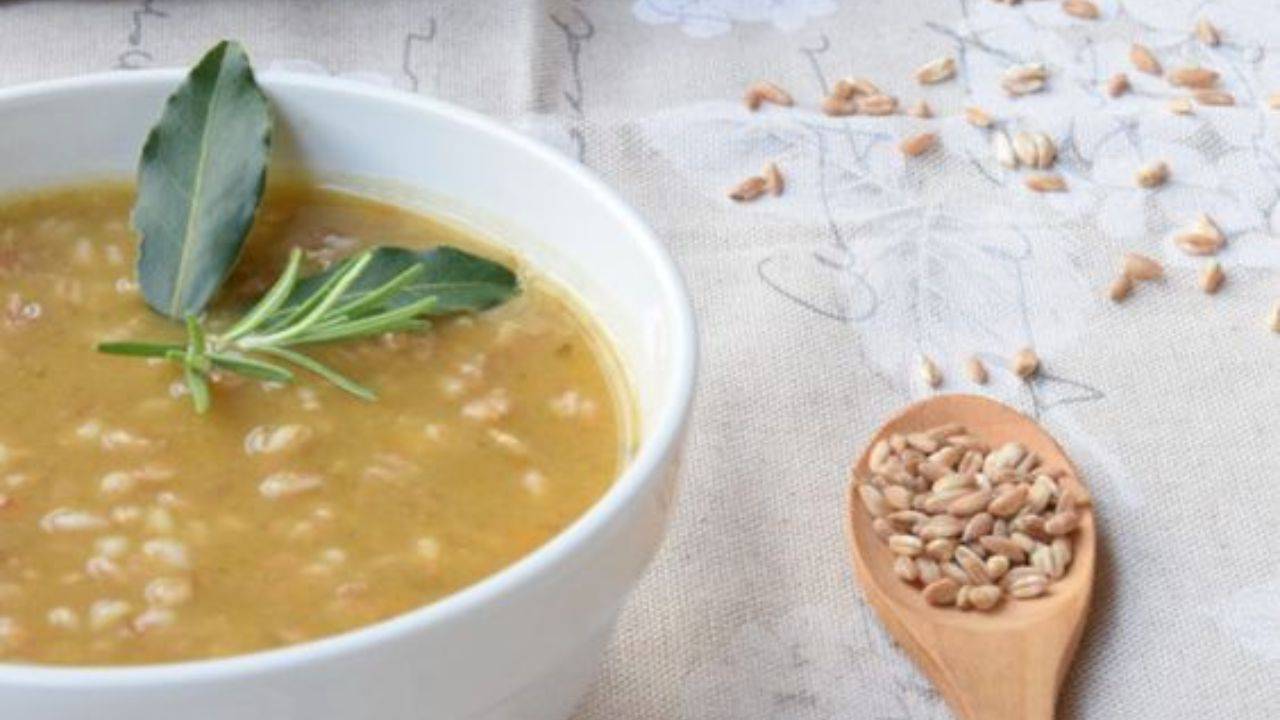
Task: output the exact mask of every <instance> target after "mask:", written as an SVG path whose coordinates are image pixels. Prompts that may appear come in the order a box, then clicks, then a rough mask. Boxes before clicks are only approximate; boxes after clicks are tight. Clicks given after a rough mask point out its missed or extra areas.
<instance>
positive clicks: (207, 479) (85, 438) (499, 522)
mask: <svg viewBox="0 0 1280 720" xmlns="http://www.w3.org/2000/svg"><path fill="white" fill-rule="evenodd" d="M132 200H133V198H132V190H131V188H130V187H129V186H127V185H123V184H121V185H115V184H96V185H92V186H85V187H78V188H74V189H66V190H58V191H53V192H45V193H41V194H37V195H31V196H25V197H22V198H18V199H13V200H10V201H8V202H4V203H0V417H2V420H0V661H7V662H35V663H57V664H81V665H102V664H136V663H153V662H165V661H176V660H184V659H194V658H207V657H215V656H224V655H229V654H235V653H244V652H249V651H254V650H261V649H265V648H271V647H276V646H281V645H287V644H291V643H298V642H302V641H305V640H308V639H311V638H317V637H321V636H325V635H331V634H334V633H338V632H341V631H344V630H349V629H352V628H355V627H358V626H361V625H365V624H368V623H372V622H375V621H378V620H380V619H384V618H387V617H389V616H392V615H395V614H397V613H402V612H405V611H407V610H410V609H412V608H415V607H418V606H421V605H423V604H425V603H429V602H431V601H432V600H434V599H437V598H440V597H442V596H444V595H447V594H449V593H452V592H454V591H456V590H458V589H460V588H462V587H464V586H466V585H468V584H470V583H474V582H476V581H477V580H479V579H481V578H483V577H485V576H486V575H489V574H491V573H493V572H495V571H496V570H498V569H500V568H502V567H503V566H505V565H508V564H510V563H511V562H513V561H515V560H517V559H518V558H520V557H521V556H522V555H525V554H526V553H528V552H530V551H531V550H533V549H534V548H536V547H537V546H538V545H540V544H542V543H544V542H546V541H547V539H548V538H550V537H551V536H553V535H554V534H556V533H557V532H558V531H560V530H561V529H563V528H564V527H565V526H566V525H568V524H569V523H571V522H572V521H573V520H574V519H575V518H577V517H578V516H579V515H581V514H582V513H583V512H584V511H585V510H586V509H587V508H588V506H590V505H591V504H592V503H593V502H594V501H595V500H596V499H597V498H599V497H600V495H601V494H602V493H604V491H605V490H606V488H607V487H608V486H609V484H610V483H611V482H612V481H613V479H614V478H615V477H616V476H617V474H618V472H619V471H620V469H621V467H622V465H623V463H624V462H625V460H626V458H627V455H628V452H629V450H630V447H631V443H632V436H631V430H630V428H629V423H628V422H627V419H628V417H629V415H628V413H629V410H628V409H627V400H626V397H625V393H624V392H622V390H621V389H620V383H619V375H618V373H617V372H616V365H615V364H614V361H613V358H612V356H611V354H610V352H609V351H608V349H607V348H606V347H605V345H604V344H603V343H602V342H601V341H600V338H599V335H598V334H597V333H596V332H595V330H594V329H593V328H592V327H591V326H590V324H589V323H588V322H585V321H584V319H583V316H582V315H581V314H580V313H579V312H578V311H577V310H576V308H575V307H573V306H572V304H571V303H570V302H568V301H566V299H565V298H564V296H563V295H561V294H559V293H557V292H556V291H555V289H554V288H553V287H552V286H551V285H550V284H549V283H547V282H546V281H544V280H542V279H540V278H539V277H538V276H537V275H536V274H530V273H529V272H528V269H527V268H524V267H520V266H519V263H518V262H517V261H516V259H515V258H512V257H510V256H509V255H504V253H503V252H502V251H501V250H498V249H495V248H493V247H491V246H488V245H486V244H484V243H482V242H478V241H477V240H476V239H475V238H474V237H473V236H472V235H470V234H468V233H467V232H465V231H461V230H459V229H457V228H456V227H454V226H452V225H449V224H446V223H443V222H440V221H437V220H434V219H432V218H429V217H425V216H423V215H421V214H417V213H415V212H410V211H407V210H404V209H400V208H396V207H392V206H389V205H385V204H381V203H378V202H374V201H370V200H367V199H361V198H357V197H353V196H350V195H345V194H341V193H338V192H333V191H328V190H320V189H314V188H310V187H306V186H302V185H286V186H282V187H274V188H272V190H271V191H270V192H269V193H268V197H267V200H266V202H265V204H264V206H263V208H262V210H261V211H260V213H259V217H258V220H257V222H256V224H255V227H254V231H253V233H252V235H251V237H250V239H249V242H248V244H247V246H246V252H245V256H244V258H243V259H242V261H241V263H240V265H239V266H238V268H237V270H236V272H235V274H234V275H233V277H232V280H231V281H230V283H229V285H228V291H227V292H225V293H224V297H223V298H222V299H220V301H219V303H218V308H217V309H216V310H215V311H214V313H213V318H214V321H215V324H216V321H217V319H218V318H219V317H220V316H221V317H223V318H224V321H225V318H226V317H230V315H229V313H230V312H231V311H232V310H233V309H235V308H243V306H244V302H245V300H247V299H250V298H251V297H253V296H256V295H258V294H260V293H261V292H262V291H263V290H264V289H265V288H266V287H267V286H268V285H269V284H270V282H271V281H272V280H273V279H274V278H275V277H276V275H277V274H278V272H279V270H280V267H281V265H282V263H283V261H284V258H285V256H286V254H287V252H288V249H289V248H291V247H294V246H298V247H301V248H304V249H305V251H306V257H307V260H308V267H309V268H310V269H312V270H318V269H320V268H322V267H324V266H325V265H327V264H330V263H333V262H335V261H337V260H339V259H341V258H343V257H346V256H348V255H350V254H351V253H352V252H353V251H355V250H357V249H359V248H361V247H363V246H366V245H370V244H392V245H403V246H408V247H426V246H430V245H435V244H441V243H448V244H452V245H456V246H459V247H462V248H463V249H467V250H469V251H471V252H476V253H479V254H483V255H486V256H489V257H493V258H495V259H499V260H502V261H504V262H508V263H510V264H514V265H516V266H517V267H519V271H520V274H521V284H522V292H521V294H520V295H518V296H517V297H516V298H515V299H513V300H511V301H509V302H507V303H506V304H504V305H502V306H499V307H497V308H495V309H492V310H489V311H486V312H483V313H479V314H475V315H464V316H457V317H452V318H443V319H440V320H439V321H437V322H436V323H435V326H434V328H433V329H432V330H429V331H427V332H423V333H415V334H401V335H395V336H387V337H382V338H379V339H375V340H367V341H360V342H351V343H343V344H340V345H333V346H323V347H316V348H314V349H311V348H309V349H308V352H310V353H311V354H313V355H314V356H315V357H317V358H318V359H321V360H323V361H325V362H327V363H329V364H331V365H332V366H334V367H336V368H337V369H339V370H341V371H343V372H345V373H347V374H348V375H350V376H352V377H355V378H358V379H359V380H361V381H362V382H363V383H365V384H366V385H369V386H371V387H373V388H374V389H375V390H377V392H378V393H379V396H380V397H379V399H378V400H377V401H376V402H366V401H364V400H361V399H358V398H355V397H353V396H351V395H348V394H346V393H344V392H343V391H341V390H339V389H337V388H336V387H334V386H332V385H329V384H327V383H325V382H323V381H321V380H319V379H318V378H314V377H312V376H307V375H305V374H303V373H299V376H298V382H296V383H295V384H291V385H280V384H272V383H263V382H257V381H250V380H245V379H243V378H241V377H239V376H224V377H220V378H218V379H217V380H216V381H215V383H214V384H213V407H212V409H211V410H210V411H209V412H208V413H207V414H206V415H197V414H196V413H195V412H194V411H193V409H192V405H191V402H190V399H189V398H188V397H185V392H186V390H185V386H184V385H183V383H182V382H181V378H180V372H179V370H178V368H177V366H175V365H173V364H171V363H165V362H160V361H151V362H142V361H138V360H136V359H130V358H119V357H112V356H106V355H102V354H99V353H97V352H96V351H95V349H94V346H95V344H96V343H97V342H99V341H103V340H124V339H135V338H145V339H165V338H172V339H174V340H176V341H180V340H181V338H182V330H181V328H180V327H179V326H178V325H177V324H175V323H173V322H171V321H168V320H166V319H163V318H161V317H160V316H158V315H156V314H154V313H152V312H151V311H150V310H148V309H147V307H146V306H145V304H144V303H143V301H142V299H141V297H140V295H139V292H138V289H137V285H136V283H135V281H134V271H133V265H134V260H135V248H136V239H135V237H134V235H133V233H132V231H131V230H130V228H129V211H130V207H131V204H132Z"/></svg>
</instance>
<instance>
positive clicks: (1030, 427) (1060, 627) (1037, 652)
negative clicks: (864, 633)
mask: <svg viewBox="0 0 1280 720" xmlns="http://www.w3.org/2000/svg"><path fill="white" fill-rule="evenodd" d="M947 423H960V424H961V425H963V426H964V427H965V428H966V429H967V430H968V431H969V432H970V433H972V434H974V435H977V436H978V437H980V438H982V439H983V440H984V441H986V442H987V443H988V444H989V445H990V446H991V447H992V448H995V447H998V446H1000V445H1002V444H1003V443H1006V442H1018V443H1021V444H1022V445H1024V446H1025V447H1026V448H1027V449H1028V450H1030V451H1032V452H1035V453H1036V454H1038V455H1039V456H1040V458H1041V460H1042V463H1041V464H1042V467H1046V468H1051V469H1055V468H1058V469H1062V470H1064V471H1065V475H1063V476H1062V477H1060V478H1059V479H1058V482H1059V483H1060V485H1061V486H1062V487H1063V489H1064V490H1067V489H1070V490H1072V491H1075V492H1076V493H1077V494H1078V495H1079V494H1080V493H1082V492H1084V490H1085V488H1084V487H1083V485H1082V484H1081V482H1080V479H1079V478H1080V474H1079V472H1078V471H1077V470H1076V468H1075V466H1074V465H1073V464H1072V463H1071V460H1070V459H1069V458H1068V457H1067V456H1066V453H1064V452H1063V450H1062V448H1061V447H1059V446H1058V443H1057V442H1056V441H1055V440H1054V439H1053V438H1052V437H1051V436H1050V435H1049V434H1048V433H1047V432H1045V430H1044V429H1043V428H1041V427H1040V426H1039V424H1037V423H1036V422H1035V421H1034V420H1032V419H1031V418H1028V417H1027V416H1025V415H1023V414H1022V413H1020V412H1018V411H1017V410H1014V409H1013V408H1010V407H1008V406H1006V405H1004V404H1002V403H999V402H996V401H994V400H990V399H988V398H985V397H980V396H977V395H941V396H937V397H934V398H930V399H928V400H925V401H923V402H919V403H916V404H914V405H912V406H910V407H908V408H907V409H905V410H904V411H902V412H901V413H900V414H898V415H897V416H896V417H894V418H893V419H891V420H889V422H887V423H885V424H884V426H883V427H881V428H880V429H879V431H877V432H876V434H875V435H874V436H873V437H872V438H871V439H870V441H869V442H868V443H867V446H866V450H865V451H864V452H863V453H862V456H861V457H860V458H858V462H857V464H856V465H855V466H854V468H853V471H852V477H851V481H850V485H849V498H848V512H849V525H848V527H849V537H850V540H851V542H852V550H853V565H854V570H855V572H856V574H857V576H858V583H859V584H860V585H861V586H862V592H863V596H864V597H865V598H866V600H867V602H868V603H870V604H871V606H872V607H873V608H875V610H876V613H877V614H878V615H879V616H880V619H881V621H883V622H884V624H885V626H886V627H887V628H888V630H889V633H890V634H891V635H892V636H893V637H894V639H895V640H897V642H898V644H899V645H901V646H902V647H903V648H904V649H905V650H906V651H907V653H908V654H909V655H910V656H911V657H912V659H914V660H915V661H916V664H918V665H919V666H920V668H921V669H922V670H923V671H924V673H925V674H926V675H927V676H928V677H929V678H930V679H931V680H932V681H933V683H934V685H935V687H936V688H937V689H938V691H939V692H940V693H941V694H942V696H943V697H944V698H945V699H946V701H947V703H948V704H949V705H950V706H951V708H952V709H953V710H954V711H955V712H956V713H957V714H958V715H959V716H960V717H962V718H966V720H1046V719H1051V718H1053V716H1054V707H1055V705H1056V701H1057V697H1058V691H1059V689H1060V688H1061V687H1062V681H1063V679H1064V678H1065V676H1066V674H1067V670H1068V668H1069V667H1070V665H1071V659H1072V657H1073V656H1074V655H1075V651H1076V647H1077V645H1078V644H1079V642H1080V635H1081V632H1082V631H1083V630H1084V625H1085V619H1086V616H1087V614H1088V609H1089V600H1090V597H1091V596H1092V594H1093V582H1094V562H1095V554H1096V539H1097V538H1096V533H1095V527H1094V522H1093V513H1092V511H1091V508H1089V507H1088V506H1087V505H1086V507H1085V508H1083V509H1084V510H1086V511H1085V512H1082V513H1081V515H1082V518H1081V522H1080V526H1079V528H1078V529H1077V530H1076V531H1075V533H1074V535H1073V541H1074V552H1073V559H1072V562H1071V566H1070V567H1069V568H1068V570H1067V572H1066V574H1065V575H1064V576H1063V577H1062V578H1061V579H1059V580H1057V581H1054V582H1053V583H1052V584H1051V585H1050V586H1049V591H1048V592H1047V593H1046V594H1045V595H1044V596H1042V597H1039V598H1035V599H1031V600H1015V599H1012V598H1008V597H1006V598H1005V599H1004V601H1002V602H1001V603H1000V604H999V605H998V606H996V608H995V609H993V610H991V611H989V612H976V611H970V612H964V611H961V610H958V609H956V608H955V607H934V606H932V605H929V604H928V603H926V602H925V600H924V596H923V593H921V592H920V589H919V588H918V587H916V586H914V585H908V584H907V583H905V582H903V581H902V580H901V579H899V578H898V576H897V575H896V574H895V573H894V570H893V562H894V555H893V553H892V552H891V551H890V550H889V548H888V546H887V545H886V544H885V543H884V542H883V541H882V540H881V539H880V538H879V537H878V536H877V535H876V533H875V531H874V530H873V529H872V527H871V522H872V520H873V518H872V516H871V514H870V513H869V512H867V510H866V508H865V507H864V506H863V505H862V503H861V502H859V501H858V497H857V492H856V484H857V481H858V479H859V478H867V477H870V474H871V471H870V467H869V464H870V455H871V448H873V447H874V446H875V444H876V443H877V442H879V441H880V440H881V439H887V438H888V437H889V436H890V435H893V434H894V433H902V434H906V433H912V432H920V431H924V430H928V429H929V428H933V427H937V426H939V425H944V424H947ZM1085 496H1086V497H1087V494H1086V495H1085Z"/></svg>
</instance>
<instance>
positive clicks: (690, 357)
mask: <svg viewBox="0 0 1280 720" xmlns="http://www.w3.org/2000/svg"><path fill="white" fill-rule="evenodd" d="M181 76H182V73H181V72H179V71H167V70H166V71H148V72H136V73H113V74H107V75H99V76H91V77H85V78H77V79H71V80H65V81H57V82H49V83H40V84H35V85H29V86H25V87H16V88H9V89H0V159H2V160H3V163H2V164H0V194H2V193H6V192H10V191H15V190H23V189H31V188H36V187H42V186H48V185H54V184H63V183H72V182H77V181H84V180H87V179H94V178H98V177H120V176H129V175H131V174H132V173H133V171H134V166H135V162H136V159H137V156H138V152H139V149H140V148H141V145H142V140H143V137H144V135H145V133H146V131H147V129H148V128H149V127H150V126H151V125H152V124H153V123H154V122H155V120H156V118H157V117H158V115H159V112H160V110H161V107H162V104H163V102H164V99H165V97H166V96H167V95H168V94H169V92H171V91H172V89H173V88H174V86H175V85H176V84H177V82H178V81H179V80H180V78H181ZM261 79H262V82H263V86H264V87H265V89H266V91H267V93H268V94H269V95H270V97H271V99H272V102H273V108H274V113H275V116H276V126H277V139H278V142H277V143H276V154H277V157H276V158H275V159H274V160H273V163H277V164H273V167H280V166H282V165H285V164H290V165H297V166H301V167H303V168H305V169H306V170H308V171H309V172H312V173H314V174H315V175H317V176H318V177H320V178H321V179H324V180H328V181H331V182H332V184H336V185H338V186H345V187H355V188H356V189H359V190H361V191H363V192H365V193H366V194H372V195H375V196H377V195H381V196H384V197H386V196H393V197H392V199H394V200H397V201H399V202H402V203H406V202H407V203H413V204H423V205H425V206H429V207H444V208H447V209H450V210H453V211H457V210H458V209H459V208H463V209H465V210H464V211H462V212H461V213H460V214H461V215H462V216H463V217H464V218H466V219H469V220H471V221H472V222H471V224H473V225H476V224H477V219H479V221H478V225H479V227H480V229H481V230H482V231H483V230H488V231H493V230H494V229H495V228H500V229H501V232H502V240H503V242H504V243H506V244H508V245H513V246H514V247H515V248H516V249H517V250H518V251H519V252H521V253H522V254H523V255H524V256H525V257H527V258H528V259H530V261H531V262H532V263H533V264H534V266H535V267H538V268H540V269H541V270H542V271H543V272H546V273H548V274H550V275H551V276H552V277H555V278H558V279H559V280H560V281H561V282H563V283H564V284H565V285H566V286H568V287H570V288H572V290H573V292H574V293H575V294H576V295H577V296H578V297H579V299H580V301H581V302H582V303H583V304H584V305H585V306H586V307H587V308H588V309H589V310H590V311H591V313H592V314H593V315H594V316H595V317H596V318H597V320H599V321H600V323H601V325H603V327H604V329H605V330H606V332H607V333H608V334H610V335H611V336H612V339H613V340H614V343H615V345H616V348H617V350H618V351H619V354H620V355H621V358H622V361H623V364H624V365H625V366H626V369H627V372H628V373H629V374H630V380H631V382H632V384H633V386H634V390H635V395H636V398H637V401H638V404H639V415H640V425H641V429H640V430H641V436H642V438H643V440H642V444H641V446H640V449H639V452H638V454H637V455H636V457H635V459H634V460H633V461H632V462H631V464H630V466H629V467H628V468H627V470H626V471H625V472H624V473H623V475H622V476H621V477H620V478H619V479H618V480H617V482H616V484H615V485H614V486H613V487H612V488H611V489H610V490H609V491H608V493H606V494H605V496H604V497H603V498H602V499H601V500H600V501H599V502H597V503H596V504H595V506H593V507H592V508H591V509H590V510H589V511H588V512H587V513H586V514H585V515H584V516H582V517H581V518H580V519H579V520H578V521H577V522H575V523H574V524H573V525H572V526H570V527H569V528H568V529H566V530H565V531H564V532H562V533H560V534H559V535H558V536H556V537H555V538H554V539H552V540H551V541H550V542H548V543H547V544H546V545H544V546H543V547H541V548H540V549H538V550H537V551H535V552H534V553H532V554H531V555H529V556H528V557H525V558H524V559H523V560H521V561H519V562H517V563H516V564H514V565H512V566H511V567H508V568H507V569H505V570H503V571H501V572H499V573H497V574H496V575H493V576H491V577H489V578H488V579H486V580H484V581H482V582H480V583H478V584H476V585H474V586H472V587H470V588H467V589H465V590H463V591H461V592H459V593H457V594H455V595H452V596H450V597H448V598H445V599H443V600H440V601H439V602H436V603H434V604H431V605H428V606H426V607H423V608H421V609H418V610H415V611H413V612H410V613H408V614H405V615H401V616H399V617H396V618H393V619H390V620H387V621H385V622H382V623H379V624H376V625H373V626H369V627H365V628H363V629H359V630H355V631H353V632H349V633H346V634H343V635H338V636H335V637H330V638H327V639H323V640H318V641H315V642H310V643H306V644H302V645H296V646H292V647H287V648H282V649H278V650H271V651H267V652H260V653H254V654H250V655H242V656H237V657H231V658H227V659H219V660H207V661H199V662H188V663H177V664H170V665H152V666H142V667H125V668H55V667H42V666H31V665H12V664H9V665H4V664H0V717H3V718H6V719H8V718H12V719H13V720H54V719H55V718H56V719H57V720H72V719H75V720H80V719H82V718H94V719H95V720H126V719H127V720H173V719H174V718H182V719H183V720H215V719H216V720H294V719H297V720H323V719H327V718H334V719H341V720H357V719H360V720H375V719H377V720H392V719H395V720H399V719H402V718H403V719H405V720H407V719H409V718H413V720H424V719H426V718H484V719H489V718H520V719H521V720H533V719H537V718H564V717H567V716H568V715H569V713H570V712H571V711H572V709H573V706H574V705H575V704H576V703H577V701H578V700H579V699H580V697H581V696H582V694H583V693H584V692H585V690H586V688H587V686H588V684H589V682H590V681H591V679H592V677H593V676H594V674H595V671H596V668H597V665H598V663H599V658H600V655H601V651H602V650H603V649H604V646H605V644H606V642H607V640H608V638H609V635H610V632H611V629H612V626H613V624H614V621H615V618H616V617H617V614H618V611H619V609H620V608H621V606H622V604H623V602H624V601H625V600H626V597H627V595H628V593H629V592H630V590H631V588H632V587H633V586H634V585H635V583H636V581H637V580H638V579H639V577H640V575H641V573H642V572H643V571H644V568H645V566H646V565H647V563H648V562H649V560H650V559H651V558H652V556H653V554H654V552H655V550H656V549H657V547H658V544H659V542H660V540H661V538H662V534H663V531H664V529H665V525H666V518H667V515H668V514H669V512H670V509H671V502H672V498H673V493H674V489H675V482H674V475H675V464H676V461H677V454H678V452H679V447H680V444H681V438H682V436H683V433H684V428H685V424H686V420H687V416H688V411H689V405H690V400H691V397H692V393H693V385H694V374H695V366H696V355H697V348H696V335H695V331H694V321H693V315H692V311H691V309H690V306H689V301H688V298H687V296H686V294H685V290H684V287H683V285H682V283H681V280H680V277H679V275H678V273H677V271H676V269H675V267H674V266H673V264H672V262H671V259H670V257H669V256H668V255H667V253H666V252H665V250H664V249H663V247H662V245H661V244H660V243H659V242H658V241H657V240H656V239H655V238H654V237H653V235H652V234H651V233H650V231H649V229H648V228H647V227H646V226H645V224H644V223H643V222H642V221H641V220H640V219H639V218H638V217H637V216H636V215H635V213H633V212H632V211H631V210H630V209H629V208H628V207H627V206H626V205H625V204H623V203H622V202H621V201H620V200H619V199H618V198H617V196H615V195H614V194H613V193H612V192H611V191H610V190H609V189H608V188H606V187H605V186H604V185H602V184H601V183H600V182H599V181H597V180H596V179H594V178H593V177H592V176H591V175H590V174H589V173H588V172H586V171H585V170H583V169H582V168H581V167H580V166H579V165H577V164H575V163H573V162H570V161H568V160H566V159H565V158H563V157H561V156H560V155H559V154H558V153H556V152H555V151H553V150H549V149H547V148H545V147H543V146H541V145H539V144H537V143H534V142H532V141H530V140H528V139H526V138H524V137H522V136H520V135H518V134H516V133H514V132H512V131H509V130H507V129H504V128H503V127H501V126H499V125H497V124H495V123H493V122H491V121H489V120H486V119H484V118H481V117H479V116H477V115H474V114H472V113H470V112H466V111H463V110H460V109H458V108H455V107H452V106H449V105H446V104H443V103H440V102H435V101H432V100H428V99H423V98H420V97H417V96H414V95H409V94H404V93H400V92H396V91H389V90H382V89H378V88H373V87H368V86H364V85H356V84H351V83H348V82H344V81H338V80H332V79H329V78H322V77H311V76H295V75H273V74H266V75H264V76H263V77H262V78H261ZM442 201H443V202H442ZM3 411H4V408H3V401H2V400H0V413H3ZM0 530H2V528H0ZM244 600H245V602H254V599H253V598H245V599H244Z"/></svg>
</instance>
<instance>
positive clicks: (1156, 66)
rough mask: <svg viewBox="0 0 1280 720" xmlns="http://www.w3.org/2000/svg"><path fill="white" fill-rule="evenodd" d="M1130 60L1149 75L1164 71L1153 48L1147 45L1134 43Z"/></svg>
mask: <svg viewBox="0 0 1280 720" xmlns="http://www.w3.org/2000/svg"><path fill="white" fill-rule="evenodd" d="M1129 62H1131V63H1133V66H1134V67H1135V68H1137V69H1138V70H1141V71H1142V72H1144V73H1146V74H1148V75H1159V74H1161V73H1162V72H1164V69H1163V68H1162V67H1160V61H1159V60H1157V59H1156V56H1155V53H1153V52H1151V48H1149V47H1147V46H1146V45H1139V44H1138V43H1134V44H1133V46H1132V47H1130V48H1129Z"/></svg>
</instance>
